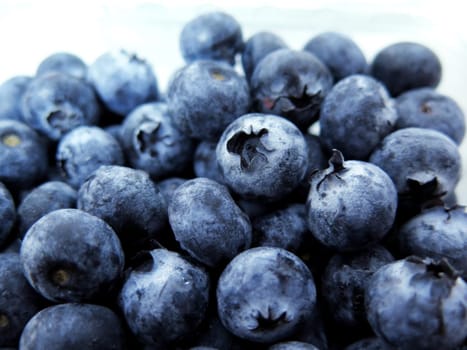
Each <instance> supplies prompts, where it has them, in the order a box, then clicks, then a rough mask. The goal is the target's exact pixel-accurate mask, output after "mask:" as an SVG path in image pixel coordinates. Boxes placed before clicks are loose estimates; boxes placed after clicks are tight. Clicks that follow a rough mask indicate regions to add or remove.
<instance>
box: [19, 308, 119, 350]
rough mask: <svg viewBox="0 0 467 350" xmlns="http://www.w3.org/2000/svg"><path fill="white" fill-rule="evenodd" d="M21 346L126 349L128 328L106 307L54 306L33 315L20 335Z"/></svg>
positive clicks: (30, 347) (95, 349)
mask: <svg viewBox="0 0 467 350" xmlns="http://www.w3.org/2000/svg"><path fill="white" fill-rule="evenodd" d="M19 348H20V349H34V350H39V349H48V350H61V349H68V350H81V349H89V350H120V349H122V350H123V349H125V348H126V346H125V331H124V328H123V324H122V322H121V321H120V319H119V318H118V316H117V315H116V314H115V313H114V312H113V311H112V310H110V309H108V308H107V307H104V306H101V305H92V304H77V303H68V304H61V305H54V306H50V307H48V308H46V309H44V310H42V311H40V312H39V313H37V314H36V315H35V316H34V317H33V318H31V320H30V321H29V322H28V323H27V325H26V327H25V328H24V331H23V333H22V334H21V339H20V343H19Z"/></svg>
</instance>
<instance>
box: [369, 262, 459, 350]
mask: <svg viewBox="0 0 467 350" xmlns="http://www.w3.org/2000/svg"><path fill="white" fill-rule="evenodd" d="M388 291H390V292H389V293H388ZM365 305H366V310H367V317H368V321H369V322H370V325H371V327H372V329H373V331H374V332H375V333H376V335H377V336H378V337H380V338H381V339H383V340H384V341H385V342H386V343H388V344H389V345H391V346H394V347H396V348H398V349H402V350H404V349H453V348H455V347H456V346H458V345H460V344H461V343H462V342H463V341H464V339H465V338H466V336H467V313H466V309H467V284H466V282H465V281H464V280H463V279H462V278H461V277H457V275H456V274H455V273H453V271H452V269H451V268H450V267H449V266H448V265H446V264H443V263H438V262H436V261H433V260H431V259H423V260H422V259H420V258H417V257H411V258H406V259H404V260H398V261H395V262H393V263H389V264H387V265H385V266H383V267H381V268H380V269H378V270H377V271H376V272H375V273H374V274H373V276H372V277H371V279H370V281H369V284H368V287H367V289H366V295H365Z"/></svg>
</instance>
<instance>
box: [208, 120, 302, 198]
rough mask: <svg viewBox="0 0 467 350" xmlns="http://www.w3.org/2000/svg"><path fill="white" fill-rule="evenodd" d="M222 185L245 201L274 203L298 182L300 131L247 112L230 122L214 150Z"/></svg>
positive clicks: (300, 163) (279, 121)
mask: <svg viewBox="0 0 467 350" xmlns="http://www.w3.org/2000/svg"><path fill="white" fill-rule="evenodd" d="M216 156H217V162H218V164H219V167H220V170H221V173H222V175H223V178H224V181H225V183H226V184H227V185H228V186H229V187H230V188H231V189H232V190H233V191H234V192H236V193H237V194H238V195H240V196H241V197H243V198H245V199H255V200H256V199H260V200H266V201H273V200H278V199H280V198H282V197H284V196H285V195H287V194H289V193H291V192H292V191H293V190H294V189H295V188H296V187H297V186H298V185H299V183H300V182H301V181H302V179H303V177H304V176H305V172H306V170H307V167H308V149H307V144H306V141H305V138H304V136H303V134H302V132H301V131H300V130H299V129H298V128H297V127H296V126H295V125H294V124H293V123H292V122H290V121H289V120H287V119H285V118H283V117H280V116H276V115H272V114H261V113H251V114H246V115H244V116H242V117H240V118H238V119H237V120H235V121H234V122H233V123H231V124H230V125H229V126H228V127H227V128H226V129H225V130H224V132H223V134H222V136H221V138H220V139H219V141H218V144H217V149H216Z"/></svg>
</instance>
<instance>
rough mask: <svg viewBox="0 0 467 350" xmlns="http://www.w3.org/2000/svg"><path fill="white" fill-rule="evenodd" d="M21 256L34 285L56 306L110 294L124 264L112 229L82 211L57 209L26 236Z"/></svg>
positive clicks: (33, 226)
mask: <svg viewBox="0 0 467 350" xmlns="http://www.w3.org/2000/svg"><path fill="white" fill-rule="evenodd" d="M20 256H21V263H22V266H23V269H24V274H25V276H26V278H27V279H28V281H29V283H30V284H31V285H32V286H33V287H34V289H36V290H37V291H38V292H39V293H40V294H41V295H42V296H44V297H45V298H47V299H49V300H51V301H55V302H82V301H88V300H96V299H98V298H99V297H102V296H104V295H107V293H109V291H111V289H112V288H113V287H114V285H115V283H116V282H117V281H118V279H119V278H120V275H121V273H122V271H123V265H124V256H123V251H122V247H121V245H120V241H119V240H118V237H117V235H116V234H115V232H114V231H113V230H112V228H111V227H110V226H109V225H108V224H107V223H105V222H104V221H103V220H101V219H99V218H98V217H95V216H93V215H90V214H88V213H86V212H84V211H82V210H78V209H58V210H55V211H52V212H50V213H48V214H46V215H44V216H43V217H42V218H40V219H39V220H38V221H36V222H35V223H34V224H33V225H32V226H31V228H30V229H29V230H28V231H27V232H26V235H25V236H24V239H23V243H22V244H21V250H20Z"/></svg>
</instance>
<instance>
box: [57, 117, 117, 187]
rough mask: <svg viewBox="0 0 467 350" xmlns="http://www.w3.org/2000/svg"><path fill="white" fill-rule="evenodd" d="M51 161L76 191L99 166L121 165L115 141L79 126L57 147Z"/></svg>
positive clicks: (105, 134)
mask: <svg viewBox="0 0 467 350" xmlns="http://www.w3.org/2000/svg"><path fill="white" fill-rule="evenodd" d="M55 159H56V161H57V166H58V168H59V169H60V171H61V173H62V175H63V177H64V180H65V181H66V182H67V183H68V184H69V185H71V186H72V187H73V188H79V187H80V186H81V185H82V184H83V183H84V181H86V179H87V178H88V177H89V176H90V175H91V174H92V173H93V172H94V171H95V170H97V169H98V168H99V167H100V166H101V165H123V163H124V156H123V151H122V148H121V147H120V144H119V143H118V141H117V140H116V139H115V138H114V137H113V136H112V135H110V134H109V133H108V132H106V131H104V130H103V129H101V128H99V127H97V126H80V127H77V128H75V129H73V130H72V131H70V132H69V133H67V134H66V135H65V136H64V137H63V138H62V139H61V140H60V142H59V143H58V146H57V152H56V156H55Z"/></svg>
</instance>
